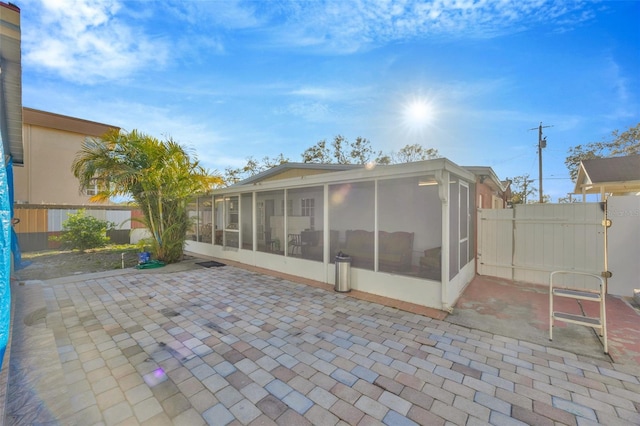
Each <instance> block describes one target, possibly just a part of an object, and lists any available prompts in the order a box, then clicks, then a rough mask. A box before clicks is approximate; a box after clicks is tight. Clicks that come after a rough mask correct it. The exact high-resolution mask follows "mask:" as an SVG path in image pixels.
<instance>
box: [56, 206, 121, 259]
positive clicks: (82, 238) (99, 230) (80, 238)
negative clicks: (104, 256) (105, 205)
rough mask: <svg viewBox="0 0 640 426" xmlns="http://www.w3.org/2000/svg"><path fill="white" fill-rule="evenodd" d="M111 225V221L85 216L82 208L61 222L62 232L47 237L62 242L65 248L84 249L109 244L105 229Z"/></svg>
mask: <svg viewBox="0 0 640 426" xmlns="http://www.w3.org/2000/svg"><path fill="white" fill-rule="evenodd" d="M113 227H114V224H113V223H111V222H108V221H106V220H100V219H96V218H95V217H93V216H87V215H86V212H85V210H84V209H82V210H78V212H77V213H70V214H69V215H68V218H67V220H65V221H64V222H63V223H62V228H63V233H62V234H61V235H58V236H52V237H49V239H50V240H51V241H57V242H60V243H62V248H65V249H71V250H74V249H77V250H80V251H85V250H88V249H93V248H98V247H104V246H106V245H107V244H109V242H110V239H109V237H108V236H107V230H109V229H111V228H113Z"/></svg>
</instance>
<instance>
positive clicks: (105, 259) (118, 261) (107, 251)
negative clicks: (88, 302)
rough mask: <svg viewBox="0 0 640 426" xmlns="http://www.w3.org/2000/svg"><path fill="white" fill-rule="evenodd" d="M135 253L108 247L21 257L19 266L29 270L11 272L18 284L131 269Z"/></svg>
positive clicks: (129, 247)
mask: <svg viewBox="0 0 640 426" xmlns="http://www.w3.org/2000/svg"><path fill="white" fill-rule="evenodd" d="M138 251H139V250H138V249H137V248H136V246H134V245H125V246H109V247H105V248H101V249H95V250H88V251H86V252H84V253H82V252H80V251H69V250H66V251H56V250H47V251H39V252H27V253H22V261H23V263H27V262H31V263H30V264H29V266H27V267H25V268H22V269H19V270H17V271H15V273H14V276H15V278H17V279H18V280H19V281H27V280H49V279H53V278H60V277H67V276H70V275H77V274H86V273H91V272H102V271H109V270H112V269H121V268H122V267H123V264H124V267H125V268H131V267H134V266H135V265H137V264H138Z"/></svg>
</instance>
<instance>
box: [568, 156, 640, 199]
mask: <svg viewBox="0 0 640 426" xmlns="http://www.w3.org/2000/svg"><path fill="white" fill-rule="evenodd" d="M574 192H575V193H576V194H582V193H585V194H598V193H609V194H614V195H616V194H617V195H620V194H628V193H633V192H640V155H629V156H626V157H611V158H594V159H592V160H583V161H581V162H580V168H579V169H578V178H577V180H576V186H575V189H574Z"/></svg>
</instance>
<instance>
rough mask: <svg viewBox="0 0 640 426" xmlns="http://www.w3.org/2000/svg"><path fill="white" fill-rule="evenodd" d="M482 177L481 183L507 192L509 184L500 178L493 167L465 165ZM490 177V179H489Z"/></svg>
mask: <svg viewBox="0 0 640 426" xmlns="http://www.w3.org/2000/svg"><path fill="white" fill-rule="evenodd" d="M463 168H464V169H467V170H469V171H470V172H471V173H473V174H474V175H476V177H477V178H478V179H480V183H484V184H486V185H488V186H489V187H490V188H491V189H492V190H493V191H500V192H505V191H506V190H507V187H508V186H509V184H506V183H505V182H503V181H501V180H500V179H498V176H497V175H496V173H495V172H494V171H493V169H492V168H491V167H488V166H463ZM487 179H488V180H487Z"/></svg>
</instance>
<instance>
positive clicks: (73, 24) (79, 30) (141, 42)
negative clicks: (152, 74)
mask: <svg viewBox="0 0 640 426" xmlns="http://www.w3.org/2000/svg"><path fill="white" fill-rule="evenodd" d="M120 10H121V5H120V3H119V2H117V1H115V0H71V1H65V2H59V1H55V0H42V1H38V0H34V1H33V2H28V4H27V6H26V7H23V9H22V11H23V12H22V13H23V28H22V37H23V62H24V63H25V65H27V66H32V67H34V68H41V69H46V70H50V71H54V72H56V73H58V74H59V75H60V76H62V77H63V78H65V79H68V80H71V81H74V82H78V83H95V82H99V81H105V80H106V81H108V80H115V79H120V78H123V77H127V76H129V75H130V74H131V73H133V72H136V71H138V70H141V69H144V68H146V67H150V66H162V65H163V64H164V62H165V61H166V58H167V54H168V47H167V45H166V43H165V42H164V41H163V40H157V39H153V38H152V37H150V36H148V35H146V34H145V33H144V32H142V31H141V30H140V29H139V27H136V26H134V25H132V24H129V23H125V22H124V21H123V20H120V19H119V18H118V13H119V11H120ZM25 18H26V19H25Z"/></svg>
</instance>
